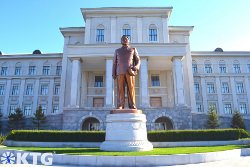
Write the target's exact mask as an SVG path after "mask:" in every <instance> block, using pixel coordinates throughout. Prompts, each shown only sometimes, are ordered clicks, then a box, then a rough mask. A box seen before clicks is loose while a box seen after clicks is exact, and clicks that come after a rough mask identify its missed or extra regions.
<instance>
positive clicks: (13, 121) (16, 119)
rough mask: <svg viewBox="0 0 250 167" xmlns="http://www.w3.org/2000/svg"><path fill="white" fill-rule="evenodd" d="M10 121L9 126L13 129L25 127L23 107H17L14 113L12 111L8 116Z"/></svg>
mask: <svg viewBox="0 0 250 167" xmlns="http://www.w3.org/2000/svg"><path fill="white" fill-rule="evenodd" d="M8 118H9V121H8V124H9V128H10V129H11V130H13V129H23V128H24V118H25V117H24V116H23V111H22V110H21V108H19V107H18V108H16V110H15V112H14V113H10V115H9V116H8Z"/></svg>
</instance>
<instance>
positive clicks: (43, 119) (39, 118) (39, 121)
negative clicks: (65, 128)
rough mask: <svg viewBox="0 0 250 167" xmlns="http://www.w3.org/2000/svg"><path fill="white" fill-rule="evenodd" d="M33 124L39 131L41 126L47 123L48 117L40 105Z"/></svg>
mask: <svg viewBox="0 0 250 167" xmlns="http://www.w3.org/2000/svg"><path fill="white" fill-rule="evenodd" d="M32 119H33V124H35V125H36V128H37V130H40V127H41V124H43V123H45V122H46V117H45V115H44V113H43V110H42V106H41V105H39V107H38V108H37V109H36V113H35V114H34V117H33V118H32Z"/></svg>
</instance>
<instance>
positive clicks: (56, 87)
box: [54, 85, 60, 95]
mask: <svg viewBox="0 0 250 167" xmlns="http://www.w3.org/2000/svg"><path fill="white" fill-rule="evenodd" d="M59 92H60V85H55V89H54V95H59Z"/></svg>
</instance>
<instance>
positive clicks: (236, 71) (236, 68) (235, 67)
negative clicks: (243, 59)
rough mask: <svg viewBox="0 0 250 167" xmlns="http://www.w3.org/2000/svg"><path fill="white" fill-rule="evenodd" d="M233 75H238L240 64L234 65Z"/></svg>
mask: <svg viewBox="0 0 250 167" xmlns="http://www.w3.org/2000/svg"><path fill="white" fill-rule="evenodd" d="M233 66H234V73H240V64H234V65H233Z"/></svg>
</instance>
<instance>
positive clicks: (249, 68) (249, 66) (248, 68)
mask: <svg viewBox="0 0 250 167" xmlns="http://www.w3.org/2000/svg"><path fill="white" fill-rule="evenodd" d="M247 72H248V73H250V64H248V65H247Z"/></svg>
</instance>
